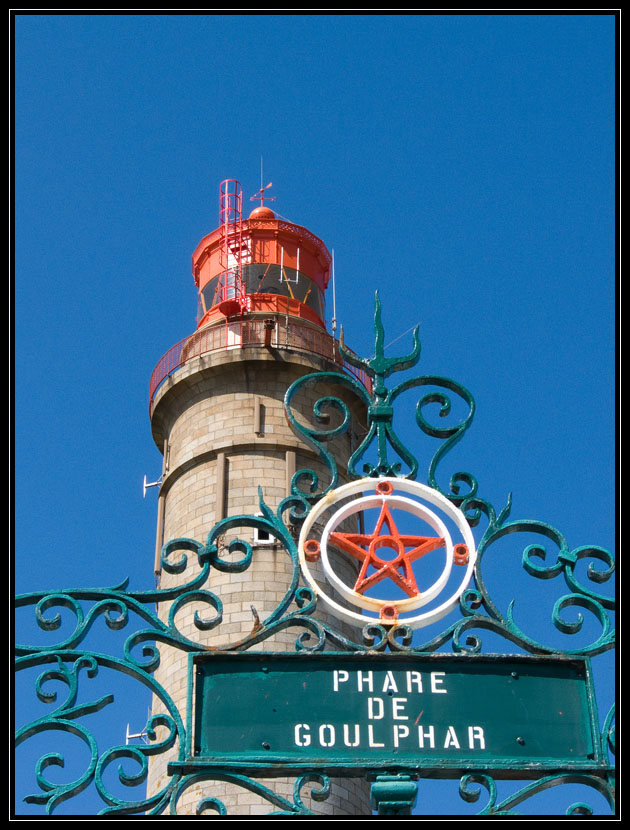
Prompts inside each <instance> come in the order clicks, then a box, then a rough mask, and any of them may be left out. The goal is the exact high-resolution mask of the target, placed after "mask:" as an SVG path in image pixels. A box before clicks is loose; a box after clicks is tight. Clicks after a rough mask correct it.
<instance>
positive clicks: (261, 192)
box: [249, 182, 276, 207]
mask: <svg viewBox="0 0 630 830" xmlns="http://www.w3.org/2000/svg"><path fill="white" fill-rule="evenodd" d="M272 184H273V182H269V184H266V185H265V186H264V187H261V188H260V190H257V191H256V193H254V195H253V196H250V197H249V201H250V202H253V201H254V200H255V199H260V206H261V207H263V205H264V200H265V199H269V200H270V201H272V202H275V200H276V197H275V196H265V195H264V192H265V190H268V189H269V188H270V187H271V186H272Z"/></svg>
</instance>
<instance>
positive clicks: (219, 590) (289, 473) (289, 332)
mask: <svg viewBox="0 0 630 830" xmlns="http://www.w3.org/2000/svg"><path fill="white" fill-rule="evenodd" d="M265 190H266V189H265V188H261V191H260V192H259V194H258V196H257V197H256V201H257V202H259V203H258V204H257V205H256V206H255V207H254V208H253V209H252V210H251V212H249V215H248V216H247V217H245V216H244V213H243V193H242V188H241V186H240V184H239V183H238V182H237V181H236V180H232V179H230V180H226V181H224V182H222V183H221V185H220V190H219V222H218V226H217V227H216V229H215V230H213V231H212V232H211V233H209V234H208V235H206V236H204V237H203V239H202V240H201V241H200V242H199V244H198V245H197V247H196V249H195V251H194V253H193V255H192V273H193V279H194V284H195V288H196V292H197V328H196V330H195V331H194V332H193V333H192V334H190V335H189V336H188V337H186V338H184V339H183V340H181V341H180V342H179V343H177V344H176V345H175V346H173V347H172V348H171V349H170V350H169V351H168V352H167V353H166V355H164V356H163V357H162V359H161V360H160V361H159V362H158V364H157V366H156V367H155V369H154V371H153V374H152V376H151V382H150V420H151V430H152V434H153V439H154V441H155V443H156V445H157V447H158V448H159V450H160V451H161V452H162V454H163V469H162V475H161V477H160V480H159V491H158V510H157V514H158V519H157V531H156V545H155V560H154V571H155V578H156V584H157V586H158V587H159V589H160V593H161V594H162V593H163V594H164V596H169V595H170V596H173V597H174V596H175V595H176V589H177V587H178V586H193V585H194V586H195V589H199V590H202V589H204V588H207V589H210V590H211V591H212V592H213V594H214V595H217V596H219V597H220V601H221V606H220V608H217V607H216V605H217V603H215V605H214V606H212V605H209V604H208V602H204V600H203V598H202V597H201V595H199V597H200V598H199V599H195V595H194V592H193V598H192V599H191V601H189V602H187V603H185V604H182V605H181V607H180V605H175V604H176V603H177V599H173V600H167V601H164V602H161V603H159V606H158V614H159V616H160V618H161V619H163V620H168V619H174V621H175V624H176V626H177V630H178V631H179V632H180V633H181V635H182V637H183V638H186V639H188V640H189V641H190V642H191V643H194V644H198V649H199V651H203V650H205V649H210V650H222V649H225V650H233V649H237V648H239V647H241V646H240V644H242V643H243V642H246V641H247V638H248V637H251V634H252V631H255V630H256V627H257V626H260V625H261V621H264V620H265V619H266V617H267V615H268V614H270V613H272V612H273V609H274V608H275V607H276V606H277V605H278V604H279V603H280V602H281V601H282V599H283V597H285V595H286V592H287V587H288V584H289V581H290V579H291V573H292V568H291V562H290V561H289V560H288V558H287V555H286V551H285V550H284V549H283V548H282V545H280V544H278V540H277V539H276V538H274V536H273V535H272V534H270V533H265V532H261V531H260V530H258V529H256V528H252V527H245V528H239V529H238V530H237V529H236V528H234V529H230V530H229V531H228V532H226V533H225V534H224V535H221V536H220V537H219V538H218V539H217V540H216V546H217V554H216V555H217V561H218V562H219V563H221V567H220V568H217V569H213V570H212V572H211V584H210V585H201V584H199V582H198V574H199V572H200V571H199V562H198V561H197V559H196V557H195V556H193V555H191V553H190V547H187V546H186V545H187V543H185V542H182V543H180V545H179V546H178V545H177V544H175V543H172V540H178V539H179V540H197V541H198V542H200V543H203V542H204V541H205V540H206V538H207V536H208V533H209V532H210V530H211V529H212V528H213V527H215V526H216V524H217V523H218V522H221V520H224V519H226V518H228V517H231V516H239V515H243V516H244V515H254V516H255V515H256V514H257V513H258V512H259V510H260V499H261V497H262V498H263V499H264V502H265V504H266V505H268V506H269V508H270V509H271V510H274V511H275V510H276V509H277V507H278V505H279V504H280V503H281V502H282V500H283V499H285V498H287V497H288V496H289V495H290V493H291V490H292V486H297V484H296V481H297V479H296V475H297V476H298V478H299V475H300V471H301V470H305V469H307V470H309V471H312V472H313V473H314V474H315V476H317V481H319V482H320V486H321V485H322V483H324V484H325V482H326V480H327V477H328V476H329V470H328V469H327V468H326V465H325V464H324V463H323V462H322V460H321V458H320V457H319V456H318V454H317V453H316V452H315V451H314V449H313V448H312V447H310V446H309V445H308V444H307V443H305V441H304V440H303V439H302V438H301V437H300V436H298V435H296V433H295V432H294V431H293V429H292V428H291V425H290V423H289V420H288V419H287V416H286V412H285V406H284V399H285V395H286V392H287V389H288V388H289V387H290V386H291V384H292V383H294V382H295V381H296V380H297V379H299V378H301V377H303V376H304V375H307V374H310V373H314V372H319V373H321V372H330V373H332V372H334V373H339V372H341V373H344V372H346V373H353V376H354V377H353V380H355V381H358V382H361V383H365V384H368V383H369V379H368V378H367V377H363V376H362V375H361V372H360V370H357V369H356V368H353V367H352V366H350V365H349V364H348V363H346V362H345V361H344V359H343V358H342V356H341V354H342V353H341V352H340V349H339V344H338V342H337V341H336V339H335V337H334V332H333V333H331V332H329V331H328V329H327V324H326V295H327V291H328V290H329V288H330V287H331V282H332V279H333V261H332V257H331V254H330V252H329V250H328V249H327V247H326V245H325V244H324V243H323V242H322V240H321V239H319V238H318V237H317V236H316V235H315V234H314V233H312V232H311V231H310V230H308V229H306V228H304V227H302V226H300V225H297V224H294V223H293V222H289V221H286V220H284V219H281V218H279V217H278V216H276V214H275V212H274V211H273V210H272V209H271V208H270V207H269V206H268V205H266V204H265V201H266V200H267V201H268V200H269V198H268V197H266V196H265ZM335 394H336V395H337V396H338V397H340V398H342V399H343V401H344V404H345V406H346V407H347V412H348V413H349V415H350V417H351V425H350V428H349V429H347V430H345V431H344V433H343V435H340V437H338V438H337V437H336V438H334V439H332V440H331V441H330V442H329V444H330V445H329V450H330V452H331V453H333V454H334V455H335V457H336V458H339V459H340V461H341V462H343V459H348V458H349V457H350V455H351V452H352V448H353V444H354V445H355V446H356V444H357V443H358V442H359V440H360V438H361V437H362V436H363V435H364V434H365V403H364V401H363V400H361V399H360V398H359V397H358V396H357V395H355V394H353V392H352V387H351V386H348V387H347V388H345V389H343V390H342V391H341V392H340V391H339V390H338V389H336V390H335ZM325 396H326V388H325V384H324V387H323V388H322V386H321V385H320V386H319V388H318V389H317V392H316V393H315V392H313V393H312V395H311V394H310V393H309V392H308V391H305V392H304V393H302V394H301V396H298V397H297V398H296V400H295V409H296V412H297V416H296V417H301V418H302V417H303V418H304V419H305V420H307V419H308V418H311V419H312V418H313V411H314V406H315V404H316V401H317V400H318V399H321V398H322V397H325ZM318 417H319V418H320V419H322V418H323V419H326V418H329V419H330V422H331V426H333V427H334V423H333V422H334V419H335V417H338V413H335V412H332V413H328V414H325V413H321V412H319V414H318ZM339 478H340V482H341V483H343V482H344V481H346V480H347V477H346V476H345V474H344V469H343V466H342V464H340V469H339ZM291 529H292V531H294V532H295V534H296V538H297V535H298V534H299V527H298V526H296V527H295V528H294V529H293V528H291ZM237 538H238V539H240V540H244V541H245V542H246V544H247V545H248V550H249V551H250V554H251V555H250V556H249V557H248V558H247V563H246V566H245V565H244V564H243V563H244V562H245V558H244V555H243V551H242V542H239V543H236V544H235V543H234V540H235V539H237ZM342 567H347V568H353V567H356V563H354V564H353V563H352V561H349V562H348V563H347V564H346V565H345V566H342ZM169 592H170V594H169ZM169 615H171V616H170V617H169ZM295 644H296V634H295V632H291V630H290V629H286V630H282V631H280V632H279V633H278V634H277V635H276V636H274V637H271V638H268V639H265V640H264V641H263V642H260V643H258V644H257V645H256V649H257V650H258V651H264V650H268V651H274V652H294V651H295V647H296V645H295ZM155 678H156V680H157V681H158V682H159V683H160V684H161V685H162V686H163V688H164V689H166V690H167V692H168V694H169V695H170V697H171V698H172V701H173V703H174V704H175V706H176V707H177V708H178V710H179V712H180V713H181V714H182V718H186V717H189V716H190V714H191V713H190V712H188V710H187V709H188V707H190V706H191V705H192V704H191V701H190V700H188V699H187V687H188V660H187V654H186V653H185V652H183V651H181V650H179V649H175V648H172V647H169V646H166V645H163V646H160V664H159V668H158V669H157V670H156V673H155ZM246 707H248V696H247V690H246V689H243V692H242V697H241V699H238V700H234V705H233V711H234V717H235V718H238V716H239V711H241V712H242V711H243V710H244V709H245V708H246ZM159 711H160V701H159V700H157V698H155V699H154V703H153V715H156V714H159ZM163 737H164V736H163V735H160V731H159V730H158V732H157V734H156V740H158V741H159V740H160V739H161V738H163ZM174 752H175V749H174V750H173V752H172V753H170V754H169V753H168V752H167V753H160V754H157V755H156V756H154V758H152V759H151V761H150V763H149V774H148V780H147V794H148V796H149V797H152V796H154V795H156V794H158V793H159V792H160V791H162V790H163V788H164V787H165V786H166V785H167V783H168V780H169V771H168V763H169V761H170V760H172V758H173V757H174V755H173V753H174ZM267 784H268V786H269V787H270V789H273V791H274V792H277V793H280V794H284V795H286V796H287V797H288V796H291V795H292V793H293V784H294V782H293V781H290V780H287V779H281V780H279V779H274V780H273V781H272V782H267ZM304 797H305V800H308V803H309V807H310V809H311V810H312V811H313V812H319V813H328V814H334V815H361V814H370V808H369V785H368V784H367V782H364V781H362V780H361V779H353V778H348V779H342V780H336V779H335V780H334V781H333V787H332V792H331V794H330V796H329V797H328V798H327V799H326V800H325V801H324V802H322V803H321V804H320V803H318V802H317V801H315V800H313V801H312V802H311V800H310V797H309V795H308V788H307V791H306V793H305V795H304ZM208 799H220V801H221V803H222V804H224V805H225V806H226V808H227V811H228V813H230V814H236V815H250V814H251V815H255V814H263V813H268V812H269V810H270V805H269V802H268V801H267V802H266V801H265V800H264V799H262V798H258V797H257V795H256V794H255V793H252V792H250V791H248V790H247V789H243V788H242V787H241V788H239V787H232V786H231V785H230V784H229V783H225V782H222V781H217V780H213V779H208V780H205V781H202V780H200V781H199V782H198V783H196V784H194V786H191V787H189V788H188V790H187V791H186V792H184V793H182V794H181V795H180V797H179V799H178V801H177V812H178V813H180V814H193V815H194V814H195V813H196V812H198V811H199V810H200V809H201V808H200V806H199V805H200V804H206V805H207V804H209V803H210V802H209V801H208Z"/></svg>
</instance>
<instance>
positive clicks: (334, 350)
mask: <svg viewBox="0 0 630 830" xmlns="http://www.w3.org/2000/svg"><path fill="white" fill-rule="evenodd" d="M274 323H275V325H274V329H273V331H272V332H271V342H270V343H269V330H268V329H266V328H265V324H266V321H265V320H263V319H260V318H259V319H256V320H236V321H229V320H226V321H225V323H222V324H220V325H217V326H207V327H204V328H202V329H199V330H198V331H196V332H195V333H194V334H191V335H190V336H189V337H185V338H184V339H183V340H180V341H179V343H176V344H175V345H174V346H172V347H171V348H170V349H169V350H168V351H167V352H166V354H165V355H163V356H162V357H161V358H160V360H159V362H158V364H157V366H156V367H155V369H154V370H153V372H152V374H151V380H150V382H149V414H151V412H152V411H153V401H154V398H155V393H156V392H157V390H158V388H159V386H160V384H161V383H162V382H163V381H164V380H166V378H167V377H168V376H169V375H171V374H172V373H173V372H175V371H176V370H177V369H179V368H180V366H184V365H185V364H186V363H187V362H188V361H189V360H192V359H193V358H195V357H199V356H200V355H202V354H208V353H209V352H214V351H217V350H219V349H240V348H246V347H247V346H264V345H265V344H266V343H267V344H268V345H271V346H272V347H273V348H276V349H295V350H297V351H305V352H312V353H313V354H317V355H321V356H322V357H325V358H327V359H328V360H331V361H333V362H334V363H337V364H339V365H340V366H341V367H342V368H343V369H344V371H346V372H348V373H349V374H351V375H353V376H354V377H355V378H356V379H357V380H358V381H359V382H360V383H362V384H363V386H365V388H366V389H367V390H368V391H369V392H371V390H372V381H371V378H370V377H369V375H368V374H367V373H366V372H364V371H362V370H360V369H356V368H355V367H354V366H351V365H350V364H349V363H347V362H346V361H345V360H344V359H343V358H342V357H341V355H340V353H339V344H338V341H336V340H335V338H334V337H331V336H330V335H329V334H328V333H327V332H325V331H322V330H316V329H313V328H311V327H310V326H304V325H301V324H300V323H299V322H295V321H293V320H292V321H291V322H290V323H289V324H288V325H287V323H286V321H285V320H284V319H282V318H280V317H277V318H276V319H275V320H274ZM346 348H347V347H346Z"/></svg>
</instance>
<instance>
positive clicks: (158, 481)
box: [142, 474, 164, 499]
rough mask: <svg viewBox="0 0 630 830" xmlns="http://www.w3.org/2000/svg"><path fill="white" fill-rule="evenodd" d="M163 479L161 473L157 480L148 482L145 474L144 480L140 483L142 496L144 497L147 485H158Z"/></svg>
mask: <svg viewBox="0 0 630 830" xmlns="http://www.w3.org/2000/svg"><path fill="white" fill-rule="evenodd" d="M163 481H164V474H162V475H161V476H160V477H159V478H158V480H157V481H152V482H148V481H147V477H146V475H145V477H144V482H143V484H142V498H143V499H144V498H146V495H147V490H148V489H149V487H159V486H160V484H161V483H162V482H163Z"/></svg>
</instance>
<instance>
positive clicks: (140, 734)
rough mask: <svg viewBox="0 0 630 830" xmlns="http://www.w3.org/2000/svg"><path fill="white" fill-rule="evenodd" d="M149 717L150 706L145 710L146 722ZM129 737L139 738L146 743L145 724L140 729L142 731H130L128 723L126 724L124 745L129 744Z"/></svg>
mask: <svg viewBox="0 0 630 830" xmlns="http://www.w3.org/2000/svg"><path fill="white" fill-rule="evenodd" d="M150 717H151V707H149V709H148V712H147V723H148V722H149V718H150ZM130 738H141V739H142V740H143V741H144V742H145V744H146V743H147V740H146V738H147V729H146V726H145V728H144V729H143V730H142V732H136V733H132V732H130V731H129V724H127V729H126V731H125V746H129V739H130Z"/></svg>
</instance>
